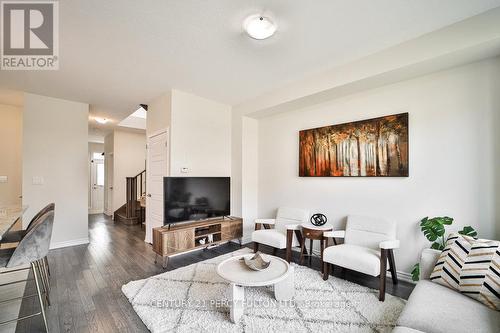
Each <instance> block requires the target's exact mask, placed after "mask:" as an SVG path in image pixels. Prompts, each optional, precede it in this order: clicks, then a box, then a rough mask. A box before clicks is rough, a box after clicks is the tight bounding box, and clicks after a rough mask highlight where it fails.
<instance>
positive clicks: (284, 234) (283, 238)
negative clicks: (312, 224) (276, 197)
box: [252, 207, 309, 262]
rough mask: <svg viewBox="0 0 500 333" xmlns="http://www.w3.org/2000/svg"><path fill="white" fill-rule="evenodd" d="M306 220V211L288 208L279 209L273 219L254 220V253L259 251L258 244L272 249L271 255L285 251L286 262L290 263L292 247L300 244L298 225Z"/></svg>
mask: <svg viewBox="0 0 500 333" xmlns="http://www.w3.org/2000/svg"><path fill="white" fill-rule="evenodd" d="M308 220H309V212H308V211H306V210H303V209H297V208H289V207H280V208H279V209H278V213H277V215H276V218H275V219H256V220H255V231H254V232H252V242H254V252H257V251H258V250H259V244H264V245H268V246H271V247H273V248H274V252H273V254H276V251H277V250H278V249H286V260H287V261H288V262H290V260H291V257H292V247H293V246H300V245H301V244H302V234H301V232H300V231H301V227H300V225H301V224H302V223H305V222H307V221H308ZM262 226H263V227H264V229H261V227H262ZM271 226H274V228H271Z"/></svg>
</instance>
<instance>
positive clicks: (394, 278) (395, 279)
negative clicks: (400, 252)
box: [387, 249, 398, 284]
mask: <svg viewBox="0 0 500 333" xmlns="http://www.w3.org/2000/svg"><path fill="white" fill-rule="evenodd" d="M387 254H388V256H389V269H390V270H391V276H392V283H393V284H398V273H397V272H396V263H395V262H394V251H393V250H392V249H390V250H388V253H387Z"/></svg>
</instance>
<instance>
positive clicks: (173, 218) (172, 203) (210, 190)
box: [163, 177, 231, 225]
mask: <svg viewBox="0 0 500 333" xmlns="http://www.w3.org/2000/svg"><path fill="white" fill-rule="evenodd" d="M230 186H231V181H230V178H229V177H164V178H163V198H164V199H163V200H164V204H163V217H164V218H163V224H165V225H167V224H171V223H177V222H184V221H196V220H203V219H208V218H215V217H223V216H228V215H229V214H230Z"/></svg>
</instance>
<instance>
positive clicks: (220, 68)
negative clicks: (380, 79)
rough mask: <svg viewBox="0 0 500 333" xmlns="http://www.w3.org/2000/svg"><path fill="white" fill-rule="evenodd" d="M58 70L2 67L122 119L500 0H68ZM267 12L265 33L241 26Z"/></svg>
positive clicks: (219, 96)
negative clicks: (163, 100) (273, 26)
mask: <svg viewBox="0 0 500 333" xmlns="http://www.w3.org/2000/svg"><path fill="white" fill-rule="evenodd" d="M59 4H60V15H59V16H60V43H59V44H60V70H58V71H37V72H35V71H1V72H0V88H8V89H18V90H23V91H28V92H32V93H37V94H42V95H47V96H53V97H59V98H65V99H70V100H76V101H81V102H86V103H89V104H91V113H92V115H95V116H101V117H105V118H108V119H112V120H116V121H119V120H122V119H123V118H125V117H126V116H128V115H129V114H130V113H132V112H133V111H134V110H135V109H137V105H138V104H139V103H147V102H148V101H150V100H151V99H153V98H154V97H157V96H159V95H160V94H162V93H164V92H166V91H167V90H169V89H171V88H176V89H180V90H184V91H187V92H191V93H194V94H197V95H200V96H203V97H206V98H211V99H214V100H216V101H219V102H223V103H227V104H231V105H235V104H239V103H242V102H244V101H246V100H249V99H252V98H255V97H256V96H259V95H261V94H263V93H266V92H269V91H271V90H273V89H276V88H279V87H280V86H283V85H285V84H288V83H290V82H294V81H296V80H300V79H302V78H303V77H305V76H308V75H312V74H315V73H321V72H322V71H325V70H327V69H330V68H332V67H335V66H339V65H342V64H345V63H348V62H350V61H353V60H355V59H358V58H360V57H364V56H367V55H369V54H372V53H375V52H378V51H380V50H382V49H385V48H388V47H390V46H393V45H396V44H399V43H401V42H403V41H407V40H410V39H413V38H415V37H418V36H420V35H422V34H425V33H428V32H431V31H434V30H436V29H439V28H442V27H444V26H447V25H450V24H452V23H455V22H457V21H460V20H463V19H465V18H467V17H470V16H473V15H476V14H479V13H481V12H484V11H486V10H489V9H491V8H494V7H497V6H500V0H474V1H471V0H377V1H373V0H344V1H340V0H314V1H303V0H253V1H250V0H247V1H242V0H210V1H202V0H163V1H159V0H156V1H153V0H147V1H137V0H106V1H102V0H64V1H60V2H59ZM255 13H264V14H266V15H269V16H271V17H272V18H273V19H274V20H275V22H277V24H278V32H277V33H276V35H275V36H273V37H272V38H270V39H268V40H264V41H257V40H254V39H251V38H248V37H247V36H246V35H245V34H244V33H243V31H242V28H241V24H242V22H243V20H244V18H245V17H247V16H248V15H250V14H255Z"/></svg>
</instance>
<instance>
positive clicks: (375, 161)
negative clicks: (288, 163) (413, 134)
mask: <svg viewBox="0 0 500 333" xmlns="http://www.w3.org/2000/svg"><path fill="white" fill-rule="evenodd" d="M299 176H300V177H408V113H401V114H395V115H390V116H385V117H380V118H374V119H368V120H361V121H355V122H351V123H345V124H339V125H332V126H325V127H320V128H313V129H308V130H303V131H300V133H299Z"/></svg>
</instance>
